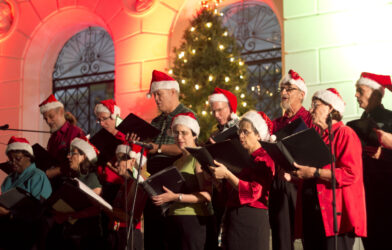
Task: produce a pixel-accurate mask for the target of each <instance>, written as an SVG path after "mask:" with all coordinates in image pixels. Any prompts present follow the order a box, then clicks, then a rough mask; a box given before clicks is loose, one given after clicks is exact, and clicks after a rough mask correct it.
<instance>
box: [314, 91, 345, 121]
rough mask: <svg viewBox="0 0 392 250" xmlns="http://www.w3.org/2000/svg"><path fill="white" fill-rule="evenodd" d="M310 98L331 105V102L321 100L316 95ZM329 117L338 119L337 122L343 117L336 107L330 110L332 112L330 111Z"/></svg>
mask: <svg viewBox="0 0 392 250" xmlns="http://www.w3.org/2000/svg"><path fill="white" fill-rule="evenodd" d="M312 100H319V101H320V102H322V103H323V104H324V105H328V106H331V107H332V105H331V104H329V103H326V102H325V101H323V100H321V99H320V98H318V97H313V98H312ZM332 108H333V107H332ZM331 117H332V120H336V121H338V122H340V121H341V120H342V118H343V116H342V114H340V112H339V111H337V110H336V109H333V110H332V112H331Z"/></svg>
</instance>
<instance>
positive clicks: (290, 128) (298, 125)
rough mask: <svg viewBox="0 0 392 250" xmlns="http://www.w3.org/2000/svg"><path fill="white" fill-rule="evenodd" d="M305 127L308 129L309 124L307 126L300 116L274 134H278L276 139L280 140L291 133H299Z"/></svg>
mask: <svg viewBox="0 0 392 250" xmlns="http://www.w3.org/2000/svg"><path fill="white" fill-rule="evenodd" d="M305 129H308V126H306V124H305V122H304V120H302V118H301V117H299V118H298V119H295V120H294V121H292V122H291V123H289V124H287V125H286V126H284V127H283V128H281V129H279V130H278V131H276V132H275V134H274V135H275V136H276V139H277V140H278V141H279V140H282V139H283V138H285V137H287V136H289V135H292V134H295V133H298V132H300V131H302V130H305Z"/></svg>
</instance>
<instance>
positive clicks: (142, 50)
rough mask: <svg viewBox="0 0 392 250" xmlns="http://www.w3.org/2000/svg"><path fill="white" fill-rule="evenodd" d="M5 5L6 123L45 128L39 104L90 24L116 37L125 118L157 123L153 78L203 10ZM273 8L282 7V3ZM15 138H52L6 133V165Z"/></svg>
mask: <svg viewBox="0 0 392 250" xmlns="http://www.w3.org/2000/svg"><path fill="white" fill-rule="evenodd" d="M1 1H4V0H0V2H1ZM5 1H6V2H7V3H8V4H9V5H10V6H11V9H12V15H13V17H12V18H13V23H12V25H11V28H10V29H9V31H8V32H6V33H5V34H0V125H2V124H9V125H10V127H11V128H24V129H38V130H47V129H48V128H47V126H46V124H45V123H44V122H43V120H42V117H41V115H40V113H39V109H38V104H39V103H40V102H41V101H42V100H43V99H45V98H46V97H47V96H48V95H49V94H50V93H51V92H52V72H53V67H54V64H55V62H56V59H57V56H58V53H59V52H60V50H61V49H62V47H63V45H64V44H65V42H66V41H67V40H68V39H69V38H71V37H72V36H73V35H74V34H76V33H77V32H79V31H81V30H83V29H85V28H87V27H88V26H100V27H103V28H105V29H106V30H107V31H108V33H109V34H110V35H111V36H112V39H113V42H114V47H115V71H116V75H115V99H116V101H117V103H118V104H119V106H120V107H121V109H122V112H123V114H127V113H129V112H134V113H136V114H138V115H140V116H141V117H143V118H145V119H147V120H151V119H152V118H153V117H154V116H156V115H157V110H156V107H155V104H154V102H153V99H147V98H146V92H147V91H148V89H149V84H150V80H151V72H152V70H153V69H158V70H162V71H165V70H167V69H168V68H169V66H170V65H169V64H170V59H171V57H172V56H173V55H172V49H173V46H178V44H180V42H181V37H182V33H183V30H184V29H185V28H186V27H187V26H188V20H189V18H191V17H193V16H194V15H195V13H196V10H197V9H199V7H200V1H199V0H49V1H48V0H30V1H17V0H5ZM267 2H271V3H272V5H273V6H272V8H273V9H274V8H275V9H276V8H280V6H281V2H282V1H281V0H277V1H273V0H268V1H267ZM275 2H276V3H278V4H275ZM279 3H280V4H279ZM276 6H277V7H276ZM0 8H1V6H0ZM0 26H1V16H0ZM15 134H17V135H19V136H24V137H26V138H28V140H29V141H30V142H31V143H36V142H38V143H40V144H42V145H43V146H46V143H47V139H48V136H47V135H43V134H33V133H12V132H9V131H0V162H1V161H3V160H5V155H4V154H3V152H4V151H5V145H4V143H6V142H7V141H8V139H9V137H10V136H11V135H15ZM0 182H1V181H0Z"/></svg>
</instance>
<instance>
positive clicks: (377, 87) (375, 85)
mask: <svg viewBox="0 0 392 250" xmlns="http://www.w3.org/2000/svg"><path fill="white" fill-rule="evenodd" d="M356 85H365V86H368V87H370V88H372V89H374V90H378V91H380V92H381V94H382V96H384V94H385V89H384V87H383V86H382V85H381V84H379V83H377V82H376V81H373V80H372V79H369V78H366V77H361V78H359V79H358V81H357V84H356Z"/></svg>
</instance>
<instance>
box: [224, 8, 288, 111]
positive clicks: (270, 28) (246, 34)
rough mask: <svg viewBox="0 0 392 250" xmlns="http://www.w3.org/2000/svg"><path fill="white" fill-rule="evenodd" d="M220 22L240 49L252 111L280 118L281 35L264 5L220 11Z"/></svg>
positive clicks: (273, 15)
mask: <svg viewBox="0 0 392 250" xmlns="http://www.w3.org/2000/svg"><path fill="white" fill-rule="evenodd" d="M221 12H222V13H223V14H224V16H223V22H224V24H225V26H226V27H227V28H228V30H229V32H230V33H231V34H232V35H233V36H234V37H235V38H236V40H237V42H238V44H239V46H240V47H241V48H242V51H241V57H242V59H243V60H244V61H245V63H246V64H247V65H248V71H249V72H248V73H249V75H248V76H249V86H248V90H249V91H251V92H252V93H253V94H254V96H255V98H256V99H257V103H256V109H257V110H262V111H264V112H265V113H266V114H267V115H268V116H269V117H271V118H275V117H278V116H280V115H281V111H280V105H279V104H280V96H279V94H278V93H277V89H278V82H279V80H280V78H281V70H282V52H281V32H280V26H279V22H278V19H277V18H276V16H275V13H274V12H273V11H272V9H271V8H270V7H269V6H268V5H267V4H265V3H261V2H252V1H249V2H248V1H247V2H245V1H241V2H239V3H236V4H232V5H229V6H227V7H225V8H224V9H222V10H221Z"/></svg>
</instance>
